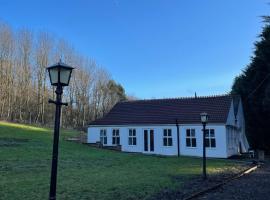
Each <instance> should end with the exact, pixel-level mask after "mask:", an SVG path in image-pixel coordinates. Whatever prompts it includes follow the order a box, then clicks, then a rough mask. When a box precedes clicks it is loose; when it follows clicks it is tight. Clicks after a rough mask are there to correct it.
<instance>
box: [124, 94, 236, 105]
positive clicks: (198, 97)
mask: <svg viewBox="0 0 270 200" xmlns="http://www.w3.org/2000/svg"><path fill="white" fill-rule="evenodd" d="M225 96H233V95H231V94H215V95H207V96H196V97H194V96H188V97H175V98H157V99H137V100H126V101H121V102H123V103H125V102H131V103H132V102H147V101H163V100H185V99H207V98H215V97H216V98H218V97H225Z"/></svg>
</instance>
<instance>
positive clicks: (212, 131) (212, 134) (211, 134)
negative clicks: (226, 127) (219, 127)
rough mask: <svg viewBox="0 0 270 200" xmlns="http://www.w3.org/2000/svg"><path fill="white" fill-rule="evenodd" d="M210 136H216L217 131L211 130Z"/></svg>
mask: <svg viewBox="0 0 270 200" xmlns="http://www.w3.org/2000/svg"><path fill="white" fill-rule="evenodd" d="M210 136H211V137H215V131H214V129H211V130H210Z"/></svg>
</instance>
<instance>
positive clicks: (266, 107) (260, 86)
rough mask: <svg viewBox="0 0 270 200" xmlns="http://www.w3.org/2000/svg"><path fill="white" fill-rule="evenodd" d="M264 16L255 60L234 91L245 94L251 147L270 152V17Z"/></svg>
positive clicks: (243, 96)
mask: <svg viewBox="0 0 270 200" xmlns="http://www.w3.org/2000/svg"><path fill="white" fill-rule="evenodd" d="M263 19H264V22H265V26H264V27H263V30H262V33H261V34H260V35H259V40H258V41H257V42H256V43H255V50H254V55H253V56H252V57H251V63H250V64H249V65H248V66H247V67H246V68H245V69H244V70H243V72H242V73H241V74H240V75H239V76H237V77H236V78H235V80H234V83H233V86H232V93H233V94H239V95H241V97H242V101H243V106H244V111H245V120H246V133H247V136H248V140H249V143H250V145H251V147H252V148H255V149H264V150H266V151H268V153H270V128H269V124H268V123H269V122H270V17H268V16H266V17H263Z"/></svg>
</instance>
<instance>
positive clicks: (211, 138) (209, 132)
mask: <svg viewBox="0 0 270 200" xmlns="http://www.w3.org/2000/svg"><path fill="white" fill-rule="evenodd" d="M206 141H208V144H209V145H208V146H207V143H206ZM205 147H206V148H209V149H213V148H216V147H217V142H216V133H215V129H213V128H209V129H205Z"/></svg>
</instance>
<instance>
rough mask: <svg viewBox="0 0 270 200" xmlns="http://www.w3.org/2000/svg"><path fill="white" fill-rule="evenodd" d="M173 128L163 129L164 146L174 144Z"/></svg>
mask: <svg viewBox="0 0 270 200" xmlns="http://www.w3.org/2000/svg"><path fill="white" fill-rule="evenodd" d="M172 145H173V140H172V129H163V146H172Z"/></svg>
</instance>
